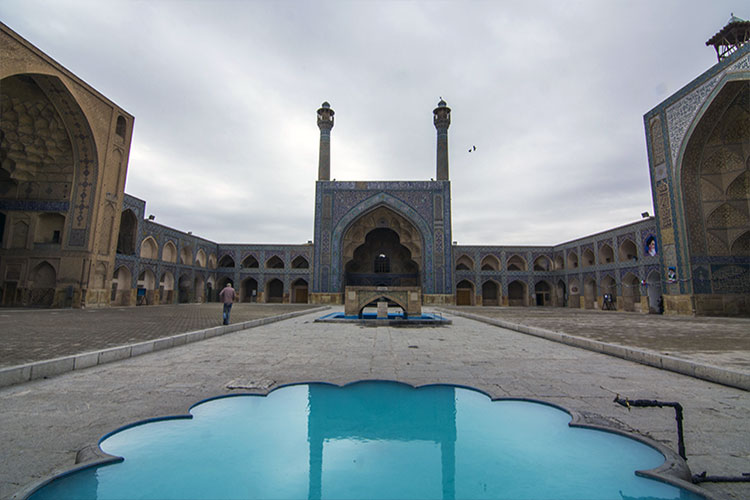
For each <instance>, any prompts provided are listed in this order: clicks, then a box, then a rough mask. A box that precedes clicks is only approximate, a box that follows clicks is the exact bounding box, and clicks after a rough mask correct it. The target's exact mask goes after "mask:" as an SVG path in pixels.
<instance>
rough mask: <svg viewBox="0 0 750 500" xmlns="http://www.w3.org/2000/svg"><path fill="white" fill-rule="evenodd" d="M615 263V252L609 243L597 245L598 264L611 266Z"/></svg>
mask: <svg viewBox="0 0 750 500" xmlns="http://www.w3.org/2000/svg"><path fill="white" fill-rule="evenodd" d="M614 261H615V252H614V250H612V246H610V244H609V243H601V244H599V264H611V263H613V262H614Z"/></svg>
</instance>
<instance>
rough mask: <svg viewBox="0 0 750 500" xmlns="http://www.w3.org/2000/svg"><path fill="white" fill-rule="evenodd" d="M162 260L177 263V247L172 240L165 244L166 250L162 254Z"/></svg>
mask: <svg viewBox="0 0 750 500" xmlns="http://www.w3.org/2000/svg"><path fill="white" fill-rule="evenodd" d="M161 260H163V261H164V262H172V263H175V262H177V247H176V246H175V244H174V242H173V241H172V240H169V241H167V242H166V243H165V244H164V248H163V249H162V252H161Z"/></svg>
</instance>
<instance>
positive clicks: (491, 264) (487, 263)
mask: <svg viewBox="0 0 750 500" xmlns="http://www.w3.org/2000/svg"><path fill="white" fill-rule="evenodd" d="M480 267H481V269H482V271H499V270H500V259H498V258H497V257H495V256H494V255H492V254H490V255H485V256H484V258H483V259H482V262H481V264H480Z"/></svg>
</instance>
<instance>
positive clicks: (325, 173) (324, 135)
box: [318, 102, 334, 181]
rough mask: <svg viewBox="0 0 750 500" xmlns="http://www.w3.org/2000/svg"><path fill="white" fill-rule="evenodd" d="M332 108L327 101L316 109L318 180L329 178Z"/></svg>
mask: <svg viewBox="0 0 750 500" xmlns="http://www.w3.org/2000/svg"><path fill="white" fill-rule="evenodd" d="M333 114H334V113H333V110H332V109H331V105H330V104H328V102H324V103H323V104H321V105H320V109H319V110H318V128H319V129H320V154H319V156H318V180H319V181H330V180H331V129H332V128H333Z"/></svg>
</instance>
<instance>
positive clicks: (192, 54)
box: [0, 0, 750, 245]
mask: <svg viewBox="0 0 750 500" xmlns="http://www.w3.org/2000/svg"><path fill="white" fill-rule="evenodd" d="M732 12H733V13H734V14H735V15H737V16H739V17H742V18H744V19H748V18H750V8H748V4H747V3H746V0H726V1H725V0H711V1H705V0H691V1H687V0H683V1H655V0H635V1H633V0H630V1H603V0H596V1H577V2H562V1H552V0H550V1H523V2H521V1H496V2H489V1H482V2H479V1H476V2H471V1H460V2H459V1H455V2H453V1H445V2H437V1H432V2H416V1H411V2H407V1H403V2H402V1H348V2H342V1H299V2H296V1H275V2H271V1H242V0H233V1H208V0H192V1H187V0H184V1H177V0H172V1H167V0H149V1H135V0H127V1H125V0H122V1H117V0H98V1H67V0H57V1H50V0H46V1H37V0H3V1H2V2H0V19H1V20H2V21H3V22H4V23H5V24H7V25H8V26H9V27H10V28H11V29H13V30H15V31H16V32H18V33H19V34H20V35H21V36H23V37H25V38H26V39H27V40H29V41H30V42H31V43H33V44H34V45H36V46H37V47H39V48H40V49H41V50H42V51H44V52H46V53H47V54H49V55H50V56H51V57H52V58H54V59H55V60H57V61H58V62H59V63H61V64H62V65H63V66H65V67H66V68H68V69H69V70H71V71H72V72H73V73H75V74H76V75H78V76H79V77H81V78H82V79H83V80H85V81H86V82H87V83H89V84H90V85H91V86H92V87H94V88H96V89H97V90H99V91H100V92H102V93H103V94H104V95H105V96H107V97H108V98H110V99H111V100H113V101H114V102H116V103H117V104H118V105H119V106H121V107H122V108H123V109H125V110H126V111H128V112H129V113H131V114H133V115H134V116H135V131H134V135H133V143H132V148H131V152H130V163H129V167H128V180H127V184H126V192H127V193H129V194H131V195H133V196H136V197H138V198H141V199H144V200H146V212H147V214H154V215H155V216H156V221H157V222H159V223H161V224H165V225H168V226H172V227H175V228H177V229H180V230H184V231H192V232H193V233H194V234H196V235H199V236H203V237H205V238H208V239H211V240H214V241H218V242H222V243H234V242H236V243H304V242H306V241H307V240H311V239H313V211H314V203H315V181H316V179H317V171H318V166H317V162H318V141H319V137H320V135H319V134H320V132H319V130H318V128H317V125H316V110H317V109H318V108H319V107H320V105H321V103H322V102H323V101H328V102H330V103H331V107H332V108H333V109H334V110H335V112H336V115H335V126H334V128H333V132H332V138H331V177H332V178H335V179H337V180H428V179H430V178H431V177H435V149H436V131H435V128H434V126H433V124H432V110H433V109H434V108H435V106H436V105H437V102H438V101H439V99H440V97H441V96H442V97H443V99H445V100H446V102H447V103H448V105H449V106H450V107H451V109H452V113H451V114H452V123H451V127H450V129H449V152H450V178H451V192H452V209H453V239H454V240H456V241H458V242H459V243H460V244H494V245H518V244H521V245H523V244H528V245H532V244H534V245H536V244H541V245H551V244H557V243H562V242H564V241H568V240H571V239H575V238H578V237H582V236H586V235H589V234H593V233H596V232H599V231H603V230H606V229H610V228H614V227H617V226H619V225H622V224H626V223H629V222H633V221H636V220H639V219H640V217H641V215H640V214H641V212H644V211H648V212H650V213H653V208H652V199H651V190H650V183H649V174H648V163H647V158H646V145H645V139H644V136H645V134H644V128H643V115H644V114H645V113H646V112H647V111H649V110H650V109H652V108H654V107H655V106H656V105H658V104H659V103H660V102H661V101H663V100H664V99H665V98H667V97H668V96H670V95H671V94H672V93H674V92H675V91H677V90H679V89H680V88H681V87H683V86H684V85H686V84H687V83H689V82H690V81H691V80H692V79H693V78H695V77H696V76H698V75H699V74H701V73H702V72H703V71H705V70H706V69H708V68H709V67H710V66H712V65H713V64H715V63H716V56H715V53H714V50H713V48H712V47H706V46H705V41H706V40H708V39H709V38H710V37H711V36H712V35H713V34H714V33H716V32H717V31H719V30H720V29H721V28H722V27H723V26H724V25H725V24H726V23H727V21H728V20H729V17H730V13H732ZM471 146H476V151H473V152H471V153H469V152H468V149H469V148H470V147H471Z"/></svg>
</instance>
